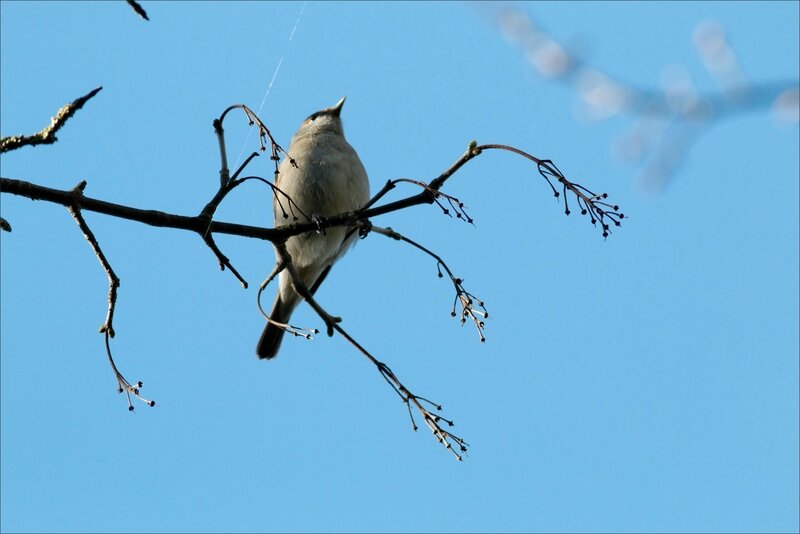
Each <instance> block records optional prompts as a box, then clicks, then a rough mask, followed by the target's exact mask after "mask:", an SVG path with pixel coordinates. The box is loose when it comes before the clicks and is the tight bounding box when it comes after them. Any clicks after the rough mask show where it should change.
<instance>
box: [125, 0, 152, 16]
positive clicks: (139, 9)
mask: <svg viewBox="0 0 800 534" xmlns="http://www.w3.org/2000/svg"><path fill="white" fill-rule="evenodd" d="M126 1H127V2H128V5H129V6H131V8H132V9H133V10H134V11H135V12H136V14H137V15H139V16H140V17H142V18H143V19H144V20H150V18H149V17H148V16H147V12H146V11H145V10H144V8H143V7H142V6H140V5H139V2H137V1H136V0H126Z"/></svg>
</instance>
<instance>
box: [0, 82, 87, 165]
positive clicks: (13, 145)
mask: <svg viewBox="0 0 800 534" xmlns="http://www.w3.org/2000/svg"><path fill="white" fill-rule="evenodd" d="M102 89H103V88H102V87H98V88H96V89H92V90H91V91H89V92H88V93H86V94H85V95H83V96H82V97H80V98H78V99H76V100H74V101H72V102H70V103H69V104H67V105H66V106H64V107H63V108H61V109H59V110H58V113H56V115H55V117H53V118H52V119H50V125H49V126H47V127H46V128H44V129H43V130H41V131H40V132H38V133H35V134H33V135H17V136H14V137H3V138H2V139H0V153H3V152H10V151H12V150H16V149H18V148H20V147H23V146H36V145H50V144H53V143H55V142H56V141H58V138H56V133H57V132H58V131H59V130H60V129H61V127H62V126H64V124H66V122H67V121H68V120H69V119H70V118H71V117H72V116H73V115H74V114H75V113H76V112H77V111H78V110H79V109H81V108H82V107H83V105H84V104H85V103H86V102H88V101H89V99H90V98H92V97H93V96H94V95H96V94H97V93H99V92H100V91H101V90H102Z"/></svg>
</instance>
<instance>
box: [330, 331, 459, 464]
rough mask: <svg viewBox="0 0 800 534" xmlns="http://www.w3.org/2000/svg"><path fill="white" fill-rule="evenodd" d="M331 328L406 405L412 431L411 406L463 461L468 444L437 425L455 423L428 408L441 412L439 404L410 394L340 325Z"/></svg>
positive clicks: (384, 365)
mask: <svg viewBox="0 0 800 534" xmlns="http://www.w3.org/2000/svg"><path fill="white" fill-rule="evenodd" d="M333 328H334V330H336V331H337V332H339V334H340V335H341V336H342V337H343V338H345V339H346V340H347V341H349V342H350V344H351V345H353V346H354V347H355V348H356V349H358V351H359V352H360V353H361V354H363V355H364V356H366V357H367V359H369V361H371V362H372V363H373V365H375V367H376V368H377V369H378V372H379V373H380V374H381V376H382V377H383V379H384V380H386V382H387V383H388V384H389V385H390V386H392V389H394V391H395V393H397V395H398V396H399V397H400V399H401V400H402V401H403V402H404V403H405V404H406V406H407V408H408V415H409V417H410V418H411V425H412V428H413V429H414V431H416V430H417V423H416V421H415V420H414V414H413V412H412V411H411V405H412V404H413V405H414V408H416V409H417V411H418V412H419V413H420V415H422V419H423V421H425V425H426V426H427V427H428V428H429V429H430V431H431V432H432V433H433V435H434V437H436V441H438V442H439V443H441V444H442V445H444V446H445V447H446V448H447V449H449V450H450V452H452V453H453V455H455V457H456V460H459V461H461V460H462V459H463V456H462V455H463V454H465V453H466V452H467V447H469V444H468V443H467V442H466V441H464V440H463V439H462V438H460V437H459V436H457V435H455V434H453V433H451V432H449V431H448V430H445V429H444V428H442V426H441V425H440V424H439V423H441V422H444V423H445V424H446V425H447V426H450V427H451V426H454V425H455V423H454V422H453V421H452V420H450V419H446V418H444V417H442V416H441V415H438V414H436V413H433V412H431V411H430V410H429V408H428V407H429V406H430V407H431V408H434V409H435V410H436V411H437V412H438V411H441V409H442V406H441V405H440V404H436V403H434V402H431V401H429V400H428V399H426V398H424V397H420V396H418V395H415V394H414V393H412V392H411V391H410V390H409V389H408V388H407V387H406V386H405V385H403V383H402V382H401V381H400V379H399V378H397V375H395V374H394V372H393V371H392V370H391V368H389V366H388V365H386V364H385V363H383V362H382V361H380V360H378V359H377V358H375V356H373V355H372V354H370V353H369V351H367V349H365V348H364V347H363V346H361V344H360V343H358V342H357V341H356V340H355V339H353V338H352V337H351V336H350V334H348V333H347V332H346V331H345V330H344V329H343V328H342V327H341V325H339V324H334V325H333ZM456 447H458V450H456Z"/></svg>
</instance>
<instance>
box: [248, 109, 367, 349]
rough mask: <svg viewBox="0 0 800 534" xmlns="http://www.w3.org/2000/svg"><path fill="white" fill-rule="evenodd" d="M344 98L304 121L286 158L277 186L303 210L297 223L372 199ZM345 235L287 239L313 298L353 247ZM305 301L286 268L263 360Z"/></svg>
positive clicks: (279, 204) (278, 202) (342, 231)
mask: <svg viewBox="0 0 800 534" xmlns="http://www.w3.org/2000/svg"><path fill="white" fill-rule="evenodd" d="M345 99H346V97H342V98H341V99H340V100H339V101H338V102H337V103H336V104H334V105H333V106H331V107H329V108H325V109H322V110H320V111H317V112H315V113H312V114H311V115H309V116H308V118H307V119H306V120H305V121H303V123H302V124H301V125H300V128H299V129H298V130H297V132H296V133H295V134H294V136H293V137H292V140H291V143H290V144H289V150H288V157H285V158H284V159H283V161H282V162H281V164H280V167H279V168H278V173H277V175H276V179H275V186H276V187H277V188H278V189H280V191H282V192H283V193H285V194H286V195H287V196H288V197H289V198H291V200H292V201H293V203H294V205H296V207H297V208H299V210H295V213H296V215H297V217H298V221H297V222H308V221H309V220H319V219H320V218H324V217H331V216H333V215H338V214H340V213H345V212H348V211H355V210H357V209H359V208H361V207H362V206H364V205H365V204H366V203H367V202H368V201H369V198H370V196H369V195H370V193H369V178H368V176H367V171H366V169H365V168H364V165H363V164H362V163H361V159H360V158H359V157H358V154H357V153H356V151H355V150H354V149H353V147H352V146H350V143H348V142H347V140H346V139H345V137H344V129H343V127H342V119H341V116H340V115H341V112H342V106H344V101H345ZM279 194H280V193H278V194H276V195H275V196H274V199H273V212H274V215H275V226H278V225H280V224H283V223H285V222H286V215H285V214H286V211H285V208H284V206H286V204H287V200H286V197H283V196H282V195H281V198H278V195H279ZM297 211H299V212H302V213H297ZM347 234H348V229H347V228H346V227H344V226H337V227H333V228H326V229H324V230H323V231H319V232H315V231H311V232H306V233H304V234H300V235H297V236H292V237H290V238H289V239H288V240H287V241H286V249H287V251H288V252H289V255H290V256H291V259H292V264H293V265H294V267H295V268H296V270H297V272H298V274H299V275H300V278H301V279H302V280H303V283H304V284H305V286H306V287H307V288H308V289H309V290H310V291H311V294H312V295H313V294H314V292H315V291H316V290H317V288H318V287H319V286H320V284H321V283H322V282H323V281H324V280H325V277H326V276H327V275H328V273H329V272H330V269H331V267H332V266H333V264H334V263H335V262H336V261H337V260H338V259H339V258H341V257H342V256H343V255H344V254H345V253H346V252H347V251H348V250H349V249H350V247H351V246H352V245H353V244H354V243H355V240H356V233H355V232H350V235H349V236H348V235H347ZM276 256H277V250H276ZM302 299H303V297H302V296H300V294H299V293H298V292H297V290H296V289H295V288H294V285H293V283H292V280H291V277H290V275H289V273H288V272H287V270H286V269H283V271H281V273H280V274H279V278H278V292H277V295H276V296H275V303H274V304H273V306H272V312H271V313H270V314H269V318H270V320H269V321H268V322H267V324H266V326H265V327H264V332H263V333H262V334H261V338H260V339H259V341H258V345H257V347H256V354H257V355H258V357H259V359H272V358H274V357H275V356H276V355H277V354H278V349H280V346H281V341H282V340H283V335H284V333H285V329H284V327H285V326H286V325H288V323H289V319H290V318H291V316H292V312H293V311H294V310H295V308H296V307H297V306H298V304H300V302H301V301H302ZM274 323H278V324H279V325H283V327H282V326H279V325H276V324H274Z"/></svg>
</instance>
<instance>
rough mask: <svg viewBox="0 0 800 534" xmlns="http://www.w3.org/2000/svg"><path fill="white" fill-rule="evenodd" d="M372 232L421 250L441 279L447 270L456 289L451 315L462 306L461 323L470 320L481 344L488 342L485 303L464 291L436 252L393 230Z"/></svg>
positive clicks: (372, 229)
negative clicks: (433, 262)
mask: <svg viewBox="0 0 800 534" xmlns="http://www.w3.org/2000/svg"><path fill="white" fill-rule="evenodd" d="M370 230H371V231H374V232H377V233H379V234H381V235H383V236H386V237H389V238H391V239H395V240H397V241H403V242H405V243H408V244H409V245H411V246H413V247H415V248H417V249H418V250H421V251H422V252H424V253H425V254H427V255H428V256H430V257H431V258H433V259H435V260H436V270H437V273H438V275H439V278H442V277H443V275H442V269H444V270H445V272H446V273H447V276H449V277H450V282H451V283H452V284H453V289H455V292H456V295H455V298H454V299H453V309H452V310H451V311H450V315H451V316H452V317H455V316H456V303H460V304H461V314H460V316H461V317H460V321H461V324H462V325H463V324H464V323H466V322H467V319H468V318H469V319H470V320H471V321H472V323H473V324H474V325H475V328H476V329H477V330H478V335H479V336H480V340H481V343H483V342H484V341H486V336H484V334H483V329H484V327H485V326H486V325H485V323H484V321H485V320H486V319H488V318H489V312H488V311H486V308H485V307H484V303H483V301H482V300H481V299H479V298H477V297H476V296H475V295H473V294H472V293H470V292H469V291H467V290H466V289H464V285H463V283H464V280H463V279H461V278H458V277H456V276H455V275H454V274H453V271H451V270H450V267H448V265H447V263H445V261H444V260H443V259H442V258H441V256H439V255H438V254H436V253H435V252H433V251H432V250H430V249H428V248H426V247H424V246H422V245H420V244H419V243H417V242H416V241H414V240H412V239H409V238H407V237H405V236H404V235H402V234H399V233H398V232H395V231H394V230H392V229H391V228H381V227H378V226H372V227H371V228H370ZM476 304H477V305H478V308H479V309H476V308H475V305H476Z"/></svg>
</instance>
